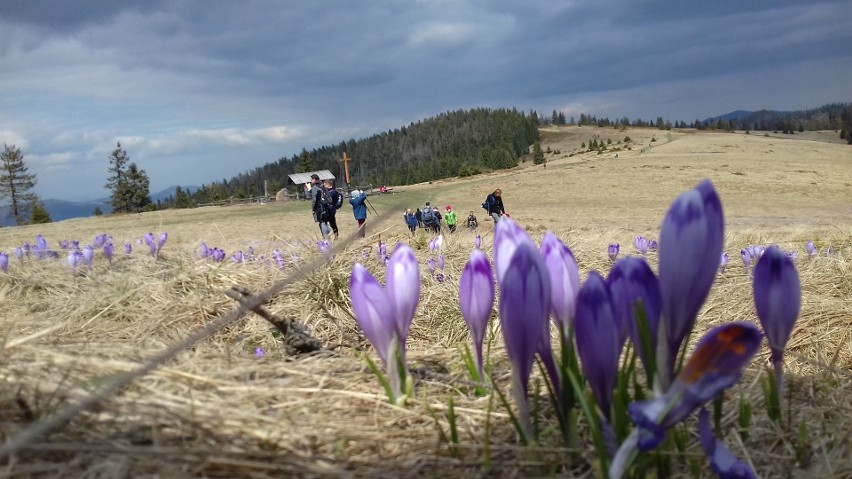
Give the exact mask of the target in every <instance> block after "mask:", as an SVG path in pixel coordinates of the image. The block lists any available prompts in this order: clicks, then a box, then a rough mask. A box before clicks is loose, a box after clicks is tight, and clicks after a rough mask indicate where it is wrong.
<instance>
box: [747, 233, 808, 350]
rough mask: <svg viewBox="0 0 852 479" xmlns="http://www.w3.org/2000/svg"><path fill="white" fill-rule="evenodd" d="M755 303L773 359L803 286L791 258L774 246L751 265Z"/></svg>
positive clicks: (799, 303) (798, 304)
mask: <svg viewBox="0 0 852 479" xmlns="http://www.w3.org/2000/svg"><path fill="white" fill-rule="evenodd" d="M753 284H754V305H755V306H756V307H757V316H758V318H760V324H761V325H762V326H763V330H764V331H765V332H766V339H767V340H768V341H769V347H770V349H771V350H772V359H773V361H780V360H781V358H782V356H783V354H784V348H785V347H786V346H787V340H788V339H790V333H792V332H793V326H795V324H796V318H797V317H798V316H799V310H800V309H801V306H802V286H801V284H800V283H799V275H798V273H797V272H796V267H795V266H794V265H793V261H792V260H791V259H790V258H789V257H788V256H787V255H786V254H784V252H783V251H781V250H780V249H779V248H778V247H777V246H770V247H769V249H767V250H766V251H765V252H764V253H763V256H762V257H761V258H760V261H758V262H757V265H756V266H755V267H754V283H753Z"/></svg>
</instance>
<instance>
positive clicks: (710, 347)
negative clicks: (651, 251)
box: [627, 250, 762, 451]
mask: <svg viewBox="0 0 852 479" xmlns="http://www.w3.org/2000/svg"><path fill="white" fill-rule="evenodd" d="M663 251H665V250H663ZM761 339H762V335H761V334H760V330H758V328H757V327H756V326H754V325H753V324H750V323H743V322H736V323H728V324H724V325H721V326H717V327H715V328H713V329H711V330H710V331H708V332H707V333H706V334H705V335H704V336H703V337H702V338H701V340H700V341H699V342H698V345H697V346H696V347H695V351H694V352H693V353H692V356H690V358H689V360H688V361H687V362H686V364H685V365H684V367H683V369H682V370H681V371H680V374H678V376H677V378H676V379H675V381H674V382H673V383H672V385H671V387H670V388H669V389H668V391H666V393H665V394H662V395H659V396H657V397H655V398H653V399H649V400H646V401H638V402H632V403H630V404H629V405H628V408H627V409H628V411H629V412H630V416H631V418H632V419H633V423H634V424H635V425H636V427H637V431H638V433H637V434H638V446H639V449H640V450H642V451H647V450H649V449H653V448H655V447H657V446H658V445H659V444H660V443H661V442H662V441H663V440H664V439H665V437H666V431H667V430H668V429H669V428H671V427H672V426H674V425H675V424H677V423H679V422H681V421H683V420H684V419H685V418H686V417H687V416H689V414H691V413H692V411H694V410H695V409H697V408H699V407H701V406H702V405H704V404H705V403H707V402H708V401H710V400H711V399H713V398H714V397H716V395H718V394H719V393H721V392H722V391H724V390H725V389H727V388H729V387H730V386H732V385H734V384H735V383H736V382H737V381H739V379H740V376H741V375H742V369H743V368H744V367H745V366H746V365H747V364H748V363H749V361H751V358H752V356H754V353H756V352H757V350H758V349H759V348H760V343H761Z"/></svg>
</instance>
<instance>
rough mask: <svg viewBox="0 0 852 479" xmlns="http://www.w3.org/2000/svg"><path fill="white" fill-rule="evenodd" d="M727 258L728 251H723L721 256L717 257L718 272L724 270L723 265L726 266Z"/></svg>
mask: <svg viewBox="0 0 852 479" xmlns="http://www.w3.org/2000/svg"><path fill="white" fill-rule="evenodd" d="M729 259H730V258H729V257H728V252H727V251H723V252H722V256H721V257H720V258H719V273H720V274H723V273H724V272H725V267H727V266H728V260H729Z"/></svg>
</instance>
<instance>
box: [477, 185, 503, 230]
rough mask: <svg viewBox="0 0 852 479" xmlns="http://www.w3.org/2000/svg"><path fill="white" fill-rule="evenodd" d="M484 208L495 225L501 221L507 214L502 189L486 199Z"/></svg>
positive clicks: (483, 204)
mask: <svg viewBox="0 0 852 479" xmlns="http://www.w3.org/2000/svg"><path fill="white" fill-rule="evenodd" d="M482 207H483V208H485V211H487V212H488V215H489V216H491V218H493V219H494V222H495V223H496V222H498V221H500V218H502V217H503V215H505V214H506V209H505V208H504V207H503V192H502V191H500V188H497V189H496V190H494V192H493V193H491V194H490V195H488V197H487V198H485V203H482Z"/></svg>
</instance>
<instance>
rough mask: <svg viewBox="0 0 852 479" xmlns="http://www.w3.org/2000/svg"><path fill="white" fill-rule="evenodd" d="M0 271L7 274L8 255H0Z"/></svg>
mask: <svg viewBox="0 0 852 479" xmlns="http://www.w3.org/2000/svg"><path fill="white" fill-rule="evenodd" d="M0 271H3V272H4V273H8V272H9V255H8V254H6V253H0Z"/></svg>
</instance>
